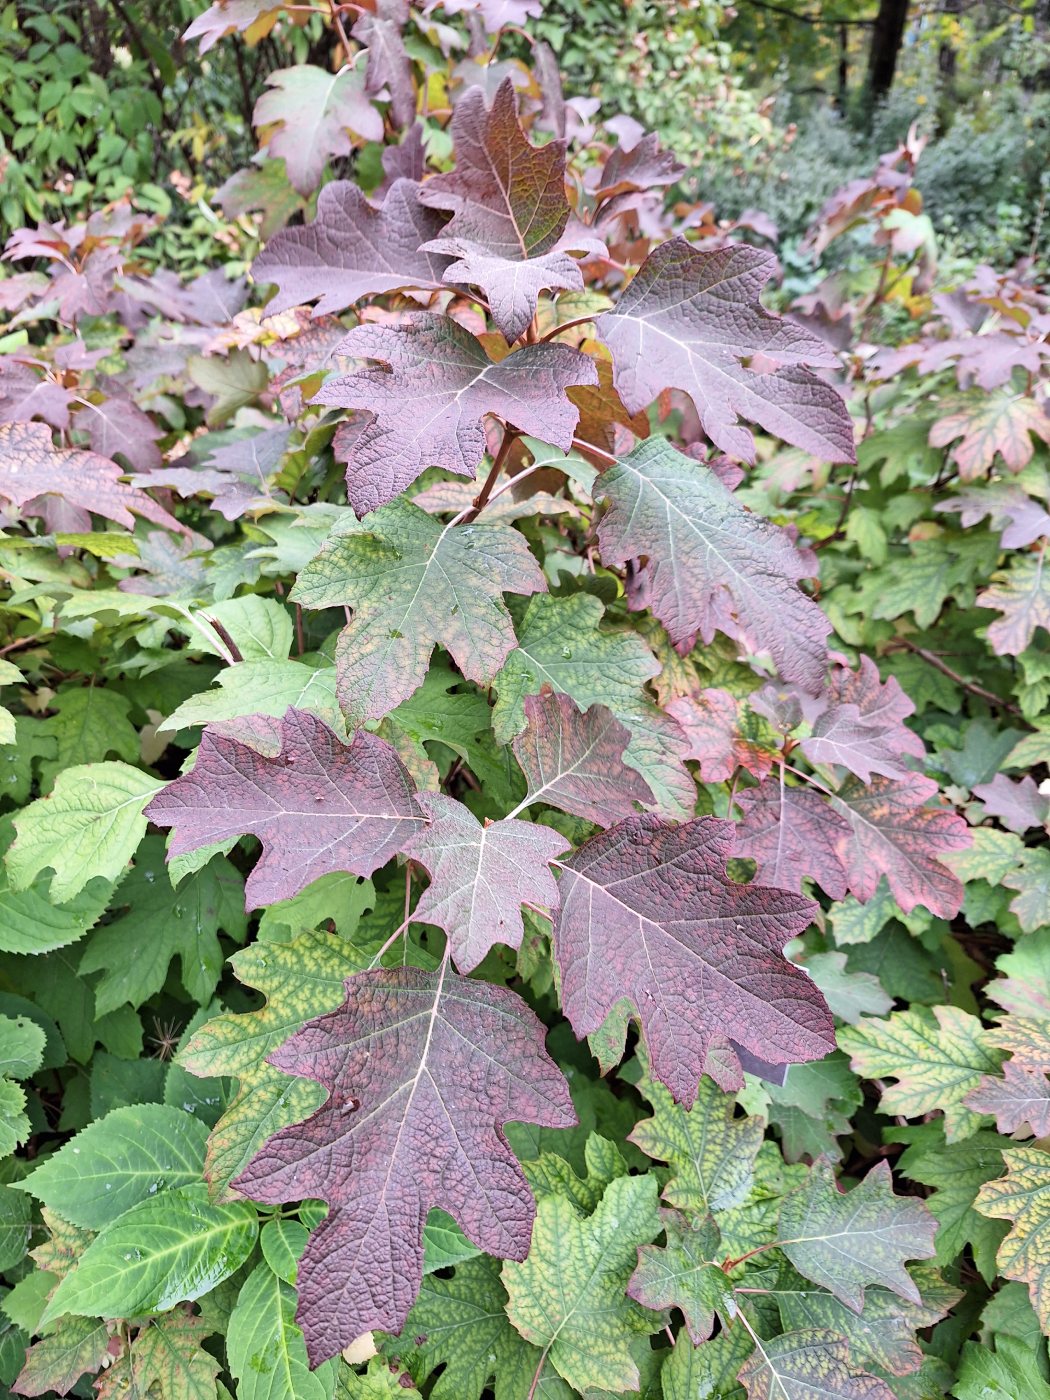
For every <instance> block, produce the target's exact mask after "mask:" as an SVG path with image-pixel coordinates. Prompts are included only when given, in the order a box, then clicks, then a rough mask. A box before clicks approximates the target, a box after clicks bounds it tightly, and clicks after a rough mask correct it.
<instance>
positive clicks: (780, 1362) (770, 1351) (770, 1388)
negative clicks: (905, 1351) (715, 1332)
mask: <svg viewBox="0 0 1050 1400" xmlns="http://www.w3.org/2000/svg"><path fill="white" fill-rule="evenodd" d="M740 1380H741V1381H742V1383H743V1385H744V1386H745V1388H746V1390H747V1393H748V1396H749V1397H750V1400H894V1397H893V1391H892V1390H890V1388H889V1386H888V1385H887V1384H886V1382H885V1381H881V1380H879V1379H877V1377H875V1376H871V1375H868V1374H867V1373H866V1372H859V1373H858V1372H856V1371H854V1370H853V1368H852V1365H851V1357H850V1348H849V1343H848V1341H847V1340H846V1339H845V1338H843V1337H839V1336H837V1335H836V1334H835V1333H834V1332H827V1331H824V1330H823V1329H813V1328H807V1329H806V1330H805V1331H802V1332H785V1333H784V1335H783V1336H781V1337H774V1338H773V1340H772V1341H769V1342H759V1343H758V1344H757V1345H756V1347H755V1352H754V1355H753V1356H752V1358H751V1360H750V1361H748V1363H747V1364H746V1366H744V1368H743V1370H742V1371H741V1372H740Z"/></svg>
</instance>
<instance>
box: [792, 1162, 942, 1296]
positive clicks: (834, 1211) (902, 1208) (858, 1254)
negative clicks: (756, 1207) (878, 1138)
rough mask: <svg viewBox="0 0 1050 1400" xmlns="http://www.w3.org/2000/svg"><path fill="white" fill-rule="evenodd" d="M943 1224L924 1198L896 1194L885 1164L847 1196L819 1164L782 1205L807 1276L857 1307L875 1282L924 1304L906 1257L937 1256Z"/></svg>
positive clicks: (800, 1267) (794, 1258)
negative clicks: (939, 1228)
mask: <svg viewBox="0 0 1050 1400" xmlns="http://www.w3.org/2000/svg"><path fill="white" fill-rule="evenodd" d="M936 1228H937V1227H936V1222H935V1221H934V1219H933V1217H932V1216H931V1214H930V1212H929V1211H928V1210H927V1209H926V1207H925V1206H924V1205H923V1203H922V1201H920V1200H918V1199H917V1198H916V1197H914V1196H896V1195H894V1193H893V1177H892V1175H891V1173H890V1168H889V1163H888V1162H886V1161H882V1162H878V1163H877V1164H876V1165H875V1166H874V1167H872V1169H871V1170H870V1171H869V1172H868V1174H867V1176H866V1177H865V1178H864V1180H863V1181H862V1182H860V1184H859V1185H857V1186H854V1187H853V1189H852V1190H851V1191H848V1192H846V1193H845V1194H843V1193H842V1192H840V1191H839V1190H838V1189H837V1188H836V1184H835V1174H834V1172H833V1170H832V1168H831V1165H830V1163H828V1162H825V1161H819V1162H815V1163H814V1164H813V1167H812V1169H811V1170H810V1172H809V1175H808V1177H807V1179H806V1181H805V1183H804V1184H803V1185H802V1186H800V1187H799V1188H798V1190H797V1191H793V1192H792V1193H791V1195H790V1196H786V1197H785V1198H784V1203H783V1205H782V1206H781V1208H780V1237H781V1244H780V1247H781V1249H782V1250H783V1251H784V1253H785V1254H786V1255H787V1257H788V1258H789V1259H790V1260H791V1262H792V1264H794V1266H795V1268H796V1269H797V1270H798V1271H799V1273H800V1274H802V1276H803V1277H804V1278H808V1279H809V1280H810V1281H811V1282H813V1283H819V1284H820V1285H821V1286H822V1287H824V1288H827V1289H828V1290H829V1291H830V1292H831V1293H832V1294H833V1295H834V1296H835V1297H836V1298H838V1299H839V1301H840V1302H842V1303H845V1304H846V1306H847V1307H849V1308H852V1309H853V1310H854V1311H855V1312H860V1311H861V1310H862V1308H863V1306H864V1289H865V1286H866V1285H867V1284H870V1283H877V1284H879V1285H880V1286H881V1287H883V1288H888V1289H889V1290H890V1291H891V1292H893V1293H896V1294H897V1295H898V1297H901V1298H903V1299H905V1301H906V1302H909V1303H915V1304H918V1303H921V1302H922V1297H921V1294H920V1293H919V1290H918V1288H917V1287H916V1285H915V1283H914V1281H913V1280H912V1278H911V1276H910V1275H909V1274H908V1272H907V1270H906V1269H905V1268H904V1261H905V1260H906V1259H928V1258H929V1257H930V1255H932V1254H933V1252H934V1246H933V1237H934V1233H935V1231H936Z"/></svg>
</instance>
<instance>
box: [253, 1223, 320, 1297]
mask: <svg viewBox="0 0 1050 1400" xmlns="http://www.w3.org/2000/svg"><path fill="white" fill-rule="evenodd" d="M309 1238H310V1232H309V1230H307V1228H306V1226H305V1225H304V1224H303V1223H302V1222H301V1221H299V1220H285V1219H278V1220H268V1221H267V1222H266V1224H265V1225H264V1226H263V1227H262V1232H261V1233H260V1235H259V1243H260V1245H261V1246H262V1252H263V1258H264V1259H265V1260H266V1262H267V1264H269V1266H270V1268H271V1269H272V1271H273V1272H274V1273H275V1274H276V1275H277V1277H278V1278H280V1279H284V1281H285V1283H290V1284H293V1285H294V1284H295V1279H296V1275H297V1274H298V1272H299V1257H300V1255H301V1254H302V1252H303V1250H304V1249H305V1248H306V1243H307V1240H308V1239H309Z"/></svg>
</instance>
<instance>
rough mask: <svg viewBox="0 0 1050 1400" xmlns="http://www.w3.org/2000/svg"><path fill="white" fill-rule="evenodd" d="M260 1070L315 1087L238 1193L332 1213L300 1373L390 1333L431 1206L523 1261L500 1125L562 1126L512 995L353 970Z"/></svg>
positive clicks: (556, 1095)
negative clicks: (314, 1099)
mask: <svg viewBox="0 0 1050 1400" xmlns="http://www.w3.org/2000/svg"><path fill="white" fill-rule="evenodd" d="M272 1061H273V1063H274V1064H275V1065H277V1067H278V1068H280V1069H284V1070H286V1071H287V1072H289V1073H293V1074H297V1075H299V1076H303V1077H309V1078H313V1079H316V1080H318V1081H319V1082H320V1083H322V1084H323V1085H324V1086H325V1087H326V1088H327V1089H328V1090H329V1098H328V1101H327V1103H326V1104H325V1106H324V1107H323V1108H321V1109H320V1110H319V1111H318V1112H317V1113H315V1114H314V1116H313V1117H312V1118H310V1119H308V1120H307V1122H306V1123H303V1124H300V1125H298V1126H296V1127H290V1128H285V1129H283V1130H282V1131H281V1132H280V1133H278V1134H277V1135H276V1136H275V1137H273V1138H271V1139H270V1142H269V1143H268V1144H267V1146H266V1147H264V1148H263V1149H262V1150H261V1151H260V1152H259V1153H258V1154H257V1155H256V1157H255V1158H254V1159H253V1161H252V1162H251V1164H250V1165H249V1166H248V1167H247V1169H246V1170H245V1171H244V1172H242V1173H241V1175H240V1177H239V1178H238V1180H237V1183H236V1184H237V1186H238V1189H240V1190H242V1191H244V1192H246V1193H247V1194H249V1195H251V1196H253V1197H254V1198H255V1199H257V1200H263V1201H269V1202H273V1203H278V1202H282V1201H286V1200H296V1199H299V1198H301V1197H302V1196H304V1195H318V1196H320V1197H322V1198H323V1199H325V1200H327V1201H328V1203H329V1205H330V1206H331V1213H330V1214H329V1215H328V1217H327V1219H326V1220H325V1221H324V1222H323V1224H322V1225H321V1226H319V1227H318V1229H317V1230H316V1231H315V1232H314V1234H313V1235H312V1236H311V1240H310V1244H309V1246H308V1248H307V1251H306V1253H305V1254H304V1255H303V1259H302V1262H301V1265H300V1268H299V1297H300V1311H299V1320H300V1323H301V1325H302V1327H303V1331H304V1333H305V1335H306V1343H307V1350H308V1352H309V1355H310V1359H311V1361H312V1362H314V1363H316V1362H317V1361H319V1360H323V1359H325V1358H326V1357H327V1356H330V1355H333V1354H334V1353H335V1352H336V1351H338V1350H339V1349H340V1348H341V1347H343V1346H345V1345H347V1343H348V1342H350V1341H352V1340H353V1338H355V1337H357V1336H359V1335H360V1334H361V1333H362V1332H367V1331H370V1330H372V1329H373V1328H377V1327H378V1328H383V1329H385V1330H387V1331H394V1332H396V1331H398V1330H400V1328H401V1325H402V1324H403V1322H404V1320H405V1317H406V1316H407V1314H408V1310H409V1308H410V1307H411V1305H412V1303H413V1301H414V1300H415V1296H416V1293H417V1291H418V1289H419V1283H420V1279H421V1278H422V1272H423V1247H422V1236H423V1225H424V1223H425V1220H426V1213H427V1210H428V1209H429V1208H430V1207H431V1206H440V1207H441V1208H442V1209H445V1210H448V1212H449V1213H450V1214H451V1215H453V1217H454V1218H455V1219H456V1220H457V1221H458V1223H459V1224H460V1226H461V1227H462V1228H463V1230H464V1232H465V1233H466V1235H467V1237H468V1239H470V1240H472V1241H473V1243H475V1244H476V1245H478V1247H479V1248H481V1249H484V1250H485V1251H486V1252H488V1253H490V1254H496V1255H499V1256H501V1257H503V1258H507V1257H510V1258H522V1257H523V1256H524V1255H525V1254H526V1252H527V1251H528V1247H529V1236H530V1230H531V1226H532V1219H533V1213H534V1205H533V1201H532V1197H531V1195H530V1193H529V1190H528V1186H527V1183H526V1181H525V1178H524V1176H523V1175H522V1173H521V1169H520V1167H519V1166H518V1165H517V1162H516V1160H515V1158H514V1156H513V1154H512V1153H511V1152H510V1149H509V1148H508V1147H507V1144H506V1140H505V1138H504V1137H503V1134H502V1125H503V1123H505V1122H507V1121H510V1120H511V1119H514V1120H516V1121H525V1122H538V1123H540V1124H542V1125H544V1126H547V1127H570V1126H571V1125H572V1124H573V1122H574V1121H575V1114H574V1113H573V1111H572V1107H571V1104H570V1100H569V1096H568V1090H567V1088H566V1086H565V1083H564V1080H563V1079H562V1078H561V1076H560V1074H559V1073H558V1071H557V1070H556V1069H555V1067H554V1065H553V1063H552V1062H551V1061H550V1060H549V1059H548V1058H547V1056H546V1054H545V1052H544V1050H543V1032H542V1027H541V1025H540V1022H539V1021H538V1020H537V1018H536V1017H535V1015H534V1014H533V1013H532V1012H531V1011H530V1010H529V1009H528V1008H527V1007H526V1006H525V1004H524V1002H522V1001H521V1000H520V998H518V997H517V996H516V995H515V994H514V993H513V992H511V991H509V990H508V989H506V988H502V987H493V986H489V985H487V984H485V983H479V982H469V981H466V980H464V979H461V978H458V977H456V976H455V975H454V974H453V973H451V972H449V971H448V970H447V967H444V968H442V970H441V971H439V972H437V973H426V972H421V971H419V970H418V969H415V968H402V969H393V970H390V971H382V970H378V971H374V972H364V973H359V974H358V975H357V976H356V977H352V978H350V979H348V981H347V1002H346V1004H345V1006H343V1007H342V1008H341V1009H340V1010H338V1011H335V1012H332V1013H330V1014H329V1015H328V1016H326V1017H322V1018H321V1019H320V1020H319V1021H315V1022H311V1023H309V1024H308V1025H307V1026H305V1027H304V1028H303V1029H302V1030H301V1031H299V1032H298V1033H297V1034H296V1035H295V1036H293V1037H292V1039H291V1040H290V1041H289V1042H288V1043H287V1044H286V1045H284V1046H283V1047H282V1048H281V1049H280V1050H278V1051H276V1052H275V1053H274V1054H273V1056H272Z"/></svg>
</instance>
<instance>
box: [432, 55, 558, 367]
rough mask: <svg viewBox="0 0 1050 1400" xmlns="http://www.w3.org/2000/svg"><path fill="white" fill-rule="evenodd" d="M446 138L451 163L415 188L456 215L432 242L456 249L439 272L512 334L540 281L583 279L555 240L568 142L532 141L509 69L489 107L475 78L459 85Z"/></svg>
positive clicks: (554, 283)
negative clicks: (478, 298)
mask: <svg viewBox="0 0 1050 1400" xmlns="http://www.w3.org/2000/svg"><path fill="white" fill-rule="evenodd" d="M452 144H453V147H454V150H455V153H456V168H455V169H454V170H453V171H452V172H451V173H450V174H447V175H435V176H433V178H432V179H430V180H428V181H427V182H426V184H425V185H424V186H423V188H422V190H421V193H420V198H421V200H422V202H423V203H424V204H426V205H429V206H430V208H432V209H446V210H450V211H451V212H452V216H453V217H452V219H451V221H450V222H449V223H448V224H447V225H446V227H445V228H444V229H443V230H442V233H441V236H440V238H438V239H435V240H434V241H433V242H431V244H430V247H431V248H433V249H435V250H436V251H438V252H441V253H446V254H450V255H452V256H453V257H455V258H457V259H458V261H457V262H455V263H453V265H452V266H451V267H450V268H449V269H448V271H447V272H446V274H445V276H446V280H447V281H449V282H469V283H472V284H473V285H474V286H478V287H480V288H481V289H482V291H483V292H484V293H485V296H486V298H487V300H488V302H489V305H490V306H491V308H492V318H493V320H494V321H495V322H496V325H497V326H498V327H499V329H500V330H501V331H502V332H503V334H504V335H505V336H506V338H507V341H508V342H511V341H514V340H517V338H518V337H519V336H520V335H521V334H522V333H523V332H524V330H525V328H526V327H527V326H528V324H529V322H530V321H531V320H532V317H533V315H534V313H535V311H536V302H537V299H538V297H539V293H540V291H541V290H542V289H544V288H547V287H557V288H561V289H570V290H575V289H582V287H583V277H582V275H581V273H580V269H579V266H578V264H577V263H576V262H575V260H574V259H573V258H571V257H569V255H568V254H567V253H565V252H563V251H561V250H560V249H559V247H558V240H559V238H560V236H561V233H562V231H563V230H564V228H565V225H566V223H567V222H568V218H569V205H568V201H567V200H566V198H565V146H564V143H563V142H561V141H549V142H548V143H547V144H546V145H545V146H540V147H538V146H532V145H530V144H529V141H528V138H527V137H526V136H525V133H524V132H523V131H522V129H521V125H520V124H519V122H518V115H517V99H516V98H515V95H514V86H513V83H512V82H511V80H510V79H509V78H507V79H506V80H505V81H504V82H503V83H501V84H500V86H499V88H498V89H497V91H496V95H495V98H494V99H493V103H492V107H491V108H490V109H487V108H486V106H485V95H484V93H483V92H482V90H481V89H480V88H478V87H471V88H468V89H467V90H466V92H465V93H464V94H463V96H462V97H461V98H460V99H459V101H458V102H457V104H456V107H455V111H454V112H453V114H452Z"/></svg>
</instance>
